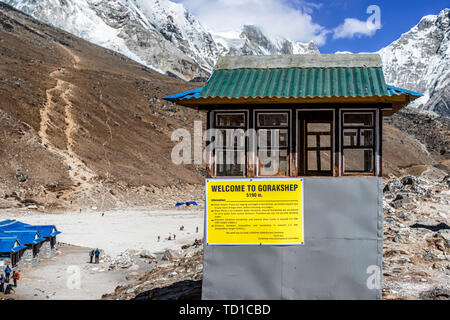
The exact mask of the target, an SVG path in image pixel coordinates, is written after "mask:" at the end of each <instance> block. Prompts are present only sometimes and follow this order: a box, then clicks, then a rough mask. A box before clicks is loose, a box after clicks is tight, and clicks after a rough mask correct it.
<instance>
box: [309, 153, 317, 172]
mask: <svg viewBox="0 0 450 320" xmlns="http://www.w3.org/2000/svg"><path fill="white" fill-rule="evenodd" d="M306 161H307V164H308V165H307V170H308V171H317V170H319V168H318V167H317V151H308V158H307V159H306Z"/></svg>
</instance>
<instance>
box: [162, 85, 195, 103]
mask: <svg viewBox="0 0 450 320" xmlns="http://www.w3.org/2000/svg"><path fill="white" fill-rule="evenodd" d="M202 89H203V87H201V88H197V89H194V90H189V91H185V92H180V93H177V94H173V95H171V96H167V97H164V98H163V99H164V100H167V101H170V102H177V101H179V100H183V99H189V98H198V97H199V96H200V92H201V91H202Z"/></svg>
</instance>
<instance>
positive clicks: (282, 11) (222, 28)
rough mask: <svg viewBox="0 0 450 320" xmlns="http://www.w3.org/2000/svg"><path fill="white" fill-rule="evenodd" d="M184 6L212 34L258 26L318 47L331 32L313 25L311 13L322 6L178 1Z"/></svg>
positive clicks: (271, 0) (273, 0)
mask: <svg viewBox="0 0 450 320" xmlns="http://www.w3.org/2000/svg"><path fill="white" fill-rule="evenodd" d="M175 1H176V2H180V3H182V4H183V5H184V6H185V7H186V8H187V9H188V11H189V12H191V13H192V14H194V15H195V16H196V17H197V18H199V20H200V21H201V22H202V24H203V25H204V26H206V27H208V28H209V29H211V31H212V32H216V33H225V32H231V31H236V30H239V29H240V28H241V27H242V26H243V25H249V24H251V25H256V26H259V27H260V28H261V29H262V30H264V31H265V32H266V33H268V34H270V35H272V36H280V37H284V38H287V39H290V40H296V41H302V42H308V41H311V40H313V41H314V42H315V43H316V44H317V45H322V44H324V43H325V41H326V35H327V33H328V31H327V30H326V29H325V28H324V27H322V26H321V25H319V24H317V23H315V22H313V19H312V16H311V14H312V12H313V11H314V10H315V9H318V8H320V7H321V5H320V4H315V3H310V2H308V1H302V0H295V1H292V0H291V1H289V2H288V1H286V0H175Z"/></svg>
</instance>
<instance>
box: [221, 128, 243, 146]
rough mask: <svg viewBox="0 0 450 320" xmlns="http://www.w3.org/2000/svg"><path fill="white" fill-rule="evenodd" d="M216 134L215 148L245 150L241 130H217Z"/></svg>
mask: <svg viewBox="0 0 450 320" xmlns="http://www.w3.org/2000/svg"><path fill="white" fill-rule="evenodd" d="M216 132H217V133H218V136H216V147H226V148H245V132H244V130H243V129H218V130H217V131H216Z"/></svg>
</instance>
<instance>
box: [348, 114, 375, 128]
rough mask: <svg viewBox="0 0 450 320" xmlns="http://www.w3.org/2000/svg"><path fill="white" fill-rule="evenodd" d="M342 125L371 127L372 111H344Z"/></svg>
mask: <svg viewBox="0 0 450 320" xmlns="http://www.w3.org/2000/svg"><path fill="white" fill-rule="evenodd" d="M344 126H357V127H371V126H373V114H372V113H344Z"/></svg>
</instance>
